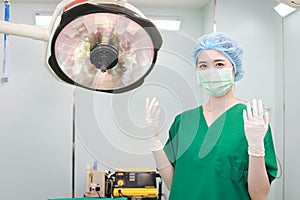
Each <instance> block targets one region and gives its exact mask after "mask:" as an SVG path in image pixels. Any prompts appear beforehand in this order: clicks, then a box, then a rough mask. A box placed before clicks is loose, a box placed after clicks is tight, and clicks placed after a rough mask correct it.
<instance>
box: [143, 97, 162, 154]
mask: <svg viewBox="0 0 300 200" xmlns="http://www.w3.org/2000/svg"><path fill="white" fill-rule="evenodd" d="M158 104H159V103H158V101H157V99H156V97H153V98H152V99H151V100H150V99H149V98H146V103H145V121H146V125H147V131H148V134H149V148H150V150H151V151H159V150H161V149H162V148H163V145H162V143H161V141H160V139H159V121H158V117H159V114H160V110H161V109H160V108H159V106H158Z"/></svg>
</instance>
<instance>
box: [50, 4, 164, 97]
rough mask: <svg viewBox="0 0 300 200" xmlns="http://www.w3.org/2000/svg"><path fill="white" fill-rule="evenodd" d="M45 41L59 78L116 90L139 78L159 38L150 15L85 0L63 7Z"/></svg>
mask: <svg viewBox="0 0 300 200" xmlns="http://www.w3.org/2000/svg"><path fill="white" fill-rule="evenodd" d="M49 42H50V44H51V47H50V56H49V59H48V61H47V62H48V65H49V67H50V68H51V69H52V71H53V72H54V74H55V75H56V76H57V77H58V78H59V79H61V80H63V81H64V82H66V83H69V84H74V85H76V86H80V87H84V88H87V89H90V90H95V91H102V92H109V93H121V92H126V91H129V90H131V89H134V88H136V87H138V86H140V85H141V84H142V83H143V82H144V79H145V77H146V76H147V75H148V74H149V73H150V71H151V70H152V68H153V67H154V65H155V62H156V59H157V53H158V50H159V49H160V47H161V45H162V38H161V35H160V33H159V31H158V30H157V29H156V27H155V25H154V24H153V23H152V22H151V21H150V20H148V19H145V18H144V17H142V16H140V15H139V14H137V13H136V12H134V11H133V10H131V9H129V8H126V7H124V6H121V5H117V4H108V3H107V4H92V3H89V2H88V1H87V2H84V3H81V4H80V5H77V6H72V7H71V8H69V9H67V10H65V11H64V12H63V14H62V16H61V21H60V23H59V25H58V26H57V28H56V30H55V31H53V35H52V38H50V41H49Z"/></svg>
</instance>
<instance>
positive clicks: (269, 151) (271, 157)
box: [264, 125, 278, 183]
mask: <svg viewBox="0 0 300 200" xmlns="http://www.w3.org/2000/svg"><path fill="white" fill-rule="evenodd" d="M264 144H265V163H266V169H267V172H268V176H269V181H270V183H271V182H272V181H273V180H274V179H275V178H276V176H277V172H278V166H277V158H276V152H275V147H274V142H273V138H272V131H271V126H270V125H269V129H268V132H267V133H266V136H265V139H264Z"/></svg>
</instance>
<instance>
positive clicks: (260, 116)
mask: <svg viewBox="0 0 300 200" xmlns="http://www.w3.org/2000/svg"><path fill="white" fill-rule="evenodd" d="M257 108H258V117H259V118H263V115H264V107H263V103H262V100H258V106H257Z"/></svg>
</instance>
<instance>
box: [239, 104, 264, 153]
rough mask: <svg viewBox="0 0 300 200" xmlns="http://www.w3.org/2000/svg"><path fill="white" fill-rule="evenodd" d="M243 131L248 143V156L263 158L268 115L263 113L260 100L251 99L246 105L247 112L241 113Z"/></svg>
mask: <svg viewBox="0 0 300 200" xmlns="http://www.w3.org/2000/svg"><path fill="white" fill-rule="evenodd" d="M243 118H244V129H245V134H246V138H247V141H248V154H249V155H250V156H258V157H261V156H262V157H263V156H265V147H264V138H265V135H266V133H267V130H268V124H269V114H268V112H265V113H264V110H263V103H262V101H261V100H258V102H257V101H256V99H253V101H252V104H250V103H247V110H244V111H243Z"/></svg>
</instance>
